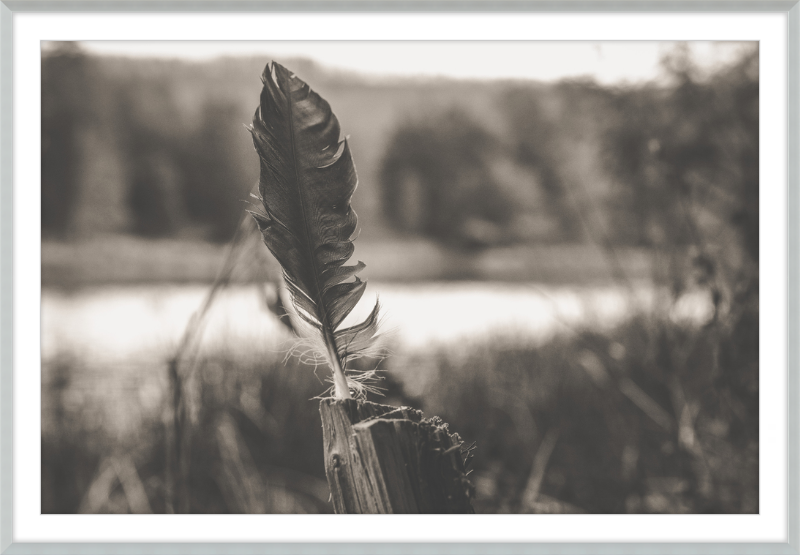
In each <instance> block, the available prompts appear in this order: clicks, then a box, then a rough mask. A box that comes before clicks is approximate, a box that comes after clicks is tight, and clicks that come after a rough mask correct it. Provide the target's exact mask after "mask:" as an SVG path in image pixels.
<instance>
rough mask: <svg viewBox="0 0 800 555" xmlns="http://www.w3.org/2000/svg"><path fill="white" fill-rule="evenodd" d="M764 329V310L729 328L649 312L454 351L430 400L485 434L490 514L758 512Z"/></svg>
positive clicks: (457, 422)
mask: <svg viewBox="0 0 800 555" xmlns="http://www.w3.org/2000/svg"><path fill="white" fill-rule="evenodd" d="M754 308H755V310H754ZM757 331H758V319H757V307H750V308H749V309H748V310H747V311H746V312H745V313H744V314H742V315H741V316H740V317H739V319H738V320H737V321H736V323H735V325H733V326H732V328H731V329H730V330H729V331H727V332H724V333H720V332H719V330H717V329H715V328H700V329H692V328H687V327H684V326H681V325H677V324H674V323H672V322H670V321H669V320H668V319H659V318H650V317H641V318H639V319H634V320H633V321H631V322H630V323H628V324H625V325H623V326H621V327H620V328H619V329H617V330H614V331H612V332H611V333H608V334H598V333H594V332H589V331H581V332H579V333H577V334H576V335H574V336H572V337H567V338H562V339H557V340H555V341H553V342H551V343H548V344H546V345H544V346H542V347H525V346H518V345H506V346H504V345H503V341H502V340H498V341H489V342H487V343H485V344H478V345H473V346H471V347H470V348H469V349H468V351H467V352H463V351H462V352H458V353H456V352H453V351H442V352H440V353H439V356H438V357H432V358H430V357H429V358H427V359H426V360H420V361H418V363H419V364H424V365H427V367H428V368H429V370H428V372H430V373H431V374H432V377H431V378H430V379H429V381H428V382H427V386H426V394H425V396H424V399H423V406H424V408H425V410H426V412H428V413H432V414H438V415H440V416H441V417H442V418H443V419H444V420H445V421H447V422H449V423H450V424H451V426H452V428H453V429H454V430H457V431H458V432H459V434H461V435H462V436H463V437H464V438H465V439H466V440H467V441H469V442H471V441H477V445H478V449H477V451H476V452H475V455H476V458H475V463H474V468H475V475H474V479H475V482H476V486H477V491H478V494H477V498H476V500H475V507H476V512H478V513H493V512H512V513H518V512H590V513H642V512H644V513H738V512H745V513H757V512H758V422H759V420H758V342H757V336H758V333H757ZM412 364H413V363H412ZM548 435H550V436H551V437H556V438H557V439H556V440H555V441H556V442H555V447H554V449H553V450H552V454H550V455H549V459H546V472H545V473H544V474H543V476H542V481H541V487H540V489H539V490H537V492H536V493H538V496H534V497H533V498H530V497H528V498H527V499H526V491H527V489H528V488H529V487H530V483H531V476H532V475H533V474H535V470H536V469H535V464H534V461H535V459H536V457H537V456H538V455H537V453H539V450H540V449H542V445H543V444H544V443H545V442H546V438H547V436H548Z"/></svg>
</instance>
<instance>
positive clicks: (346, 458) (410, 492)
mask: <svg viewBox="0 0 800 555" xmlns="http://www.w3.org/2000/svg"><path fill="white" fill-rule="evenodd" d="M320 415H321V416H322V432H323V438H324V439H323V441H324V449H325V474H326V475H327V477H328V486H329V487H330V489H331V496H332V499H333V508H334V510H335V511H336V512H337V513H340V514H344V513H384V514H385V513H473V512H474V511H473V509H472V505H471V504H470V499H471V498H472V496H473V487H472V485H471V484H470V482H469V480H468V479H467V476H466V472H465V468H464V457H465V455H466V450H464V451H463V452H462V441H461V438H460V437H459V436H458V434H451V433H450V432H449V430H448V428H447V424H445V423H444V422H442V421H441V419H440V418H438V417H433V418H431V419H423V418H422V413H421V412H420V411H417V410H414V409H412V408H409V407H400V408H397V407H390V406H387V405H379V404H377V403H370V402H368V401H358V400H355V399H324V400H322V402H320Z"/></svg>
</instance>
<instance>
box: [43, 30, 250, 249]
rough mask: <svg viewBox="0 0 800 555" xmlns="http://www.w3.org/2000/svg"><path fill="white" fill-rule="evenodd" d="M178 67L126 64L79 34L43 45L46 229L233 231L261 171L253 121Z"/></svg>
mask: <svg viewBox="0 0 800 555" xmlns="http://www.w3.org/2000/svg"><path fill="white" fill-rule="evenodd" d="M181 65H182V64H180V63H178V62H170V63H167V64H164V65H161V66H159V65H148V64H146V63H144V64H143V63H140V62H138V63H137V61H134V60H123V61H122V62H121V63H120V61H119V60H117V59H113V58H112V59H103V58H97V57H93V56H89V55H87V54H85V53H84V52H83V51H82V50H81V49H80V48H79V47H78V46H76V45H75V44H74V43H62V44H59V45H57V46H56V47H53V48H52V49H51V50H48V51H46V52H45V53H44V54H43V57H42V232H43V234H44V236H45V237H60V238H64V237H69V236H71V235H76V234H77V235H82V234H87V233H94V232H108V231H111V232H129V233H134V234H137V235H141V236H144V237H166V236H175V235H181V234H183V235H189V236H194V237H198V238H202V239H206V240H211V241H226V240H228V239H230V238H231V236H232V235H233V232H234V231H235V229H236V227H237V224H238V221H239V218H240V217H241V214H242V209H243V208H244V206H245V205H244V203H243V201H244V200H247V198H248V194H249V191H250V189H251V187H252V186H253V184H254V183H255V181H256V179H257V176H258V175H257V174H258V165H257V162H253V160H250V157H252V155H251V152H252V143H251V141H250V138H249V136H248V133H247V132H246V131H245V130H244V129H243V128H242V124H243V123H244V122H246V121H248V119H249V118H248V117H246V116H244V114H243V113H242V112H243V111H242V110H241V109H240V107H239V105H238V103H237V101H236V99H231V98H226V97H224V96H222V95H214V93H213V91H212V92H211V93H210V94H209V93H208V92H207V91H204V90H203V88H202V86H201V85H198V84H197V83H194V82H192V80H191V79H184V78H185V77H186V75H183V74H182V73H185V72H181V71H180V69H181ZM120 66H121V67H120ZM256 75H257V74H256ZM251 117H252V116H251ZM248 155H251V156H250V157H248ZM249 162H253V163H249ZM87 228H88V229H87Z"/></svg>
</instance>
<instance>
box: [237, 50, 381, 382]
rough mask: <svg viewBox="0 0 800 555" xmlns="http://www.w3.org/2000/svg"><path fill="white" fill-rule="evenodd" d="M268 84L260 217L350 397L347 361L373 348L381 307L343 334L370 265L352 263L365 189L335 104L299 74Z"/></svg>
mask: <svg viewBox="0 0 800 555" xmlns="http://www.w3.org/2000/svg"><path fill="white" fill-rule="evenodd" d="M261 80H262V82H263V83H264V88H263V89H262V91H261V103H260V105H259V107H258V109H257V110H256V113H255V116H254V118H253V125H252V126H251V127H250V132H251V133H252V135H253V143H254V145H255V148H256V151H257V152H258V155H259V157H260V158H261V177H260V181H259V193H260V195H261V200H262V203H263V205H264V210H265V211H266V214H257V213H254V214H253V217H254V219H255V221H256V223H257V224H258V227H259V229H260V230H261V234H262V235H263V237H264V243H265V244H266V245H267V247H268V248H269V250H270V251H271V252H272V254H273V255H274V256H275V258H277V259H278V262H280V264H281V266H282V267H283V275H284V278H285V281H286V286H287V288H288V289H289V292H290V293H291V297H292V301H293V304H294V307H295V310H296V313H297V315H298V316H299V317H300V318H301V319H302V320H303V321H304V322H305V323H307V324H308V325H309V326H311V328H312V330H313V333H315V334H318V336H319V339H321V341H322V344H323V345H324V351H325V352H324V354H325V356H326V358H327V359H328V362H329V363H330V365H331V369H332V371H333V378H334V379H333V381H334V386H335V394H336V396H337V397H345V398H349V397H350V393H349V386H348V384H347V378H346V376H345V373H344V368H345V363H346V362H347V358H348V357H352V356H358V355H359V353H360V352H362V351H364V350H365V349H368V348H369V347H370V346H371V345H372V343H373V341H374V338H375V334H376V332H377V319H378V305H377V304H376V305H375V309H374V310H373V312H372V314H371V315H370V316H369V317H368V318H367V319H366V320H365V321H364V322H363V323H361V324H359V325H356V326H353V327H350V328H347V329H345V330H341V331H338V332H337V328H338V327H339V326H340V325H341V323H342V321H344V319H345V318H346V317H347V315H348V314H350V312H351V311H352V310H353V308H354V307H355V306H356V304H357V303H358V301H359V299H361V296H362V295H363V294H364V289H365V288H366V285H367V284H366V282H364V281H362V280H360V279H359V278H358V276H357V275H356V274H357V273H358V272H359V271H361V270H362V269H363V268H364V263H363V262H358V263H357V264H355V265H352V266H346V265H345V263H346V262H347V261H348V259H349V258H350V256H351V255H352V254H353V250H354V246H353V241H352V236H353V233H354V231H355V229H356V226H357V223H358V217H357V216H356V213H355V211H354V210H353V209H352V207H351V206H350V198H351V197H352V195H353V192H354V191H355V190H356V186H357V184H358V178H357V176H356V169H355V166H354V164H353V158H352V156H351V154H350V147H349V146H348V144H347V139H342V138H340V129H339V122H338V120H337V119H336V116H334V115H333V112H332V111H331V108H330V105H329V104H328V103H327V102H326V101H325V100H323V99H322V98H321V97H320V96H319V95H318V94H317V93H315V92H314V91H312V90H311V89H310V88H309V86H308V85H307V84H306V83H304V82H303V81H301V80H300V79H299V78H298V77H297V76H295V75H293V74H292V73H291V72H290V71H289V70H287V69H286V68H285V67H283V66H281V65H280V64H277V63H275V62H272V63H271V64H268V65H267V67H266V68H265V69H264V73H263V75H262V77H261ZM351 385H352V381H351Z"/></svg>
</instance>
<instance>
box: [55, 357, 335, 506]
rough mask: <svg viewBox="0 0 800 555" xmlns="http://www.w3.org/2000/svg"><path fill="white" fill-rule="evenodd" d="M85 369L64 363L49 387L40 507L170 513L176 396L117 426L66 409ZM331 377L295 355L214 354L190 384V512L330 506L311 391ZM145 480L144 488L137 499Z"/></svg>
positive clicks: (86, 412) (187, 390)
mask: <svg viewBox="0 0 800 555" xmlns="http://www.w3.org/2000/svg"><path fill="white" fill-rule="evenodd" d="M83 371H84V369H82V368H80V367H76V366H74V365H70V364H66V365H62V366H61V367H59V368H58V369H55V375H56V378H54V382H52V384H51V385H49V386H48V387H45V388H44V391H45V395H46V396H45V401H46V402H44V403H43V407H45V409H44V410H45V413H44V414H43V419H44V422H45V428H44V429H43V434H42V484H43V488H42V513H76V512H88V513H106V512H123V513H127V512H151V511H152V512H156V513H164V512H172V510H170V509H168V507H175V506H177V503H175V502H174V498H173V497H174V495H176V493H175V491H176V486H175V481H176V477H175V475H174V474H171V473H170V472H169V471H168V456H169V451H170V445H169V442H170V441H174V439H173V438H174V436H173V435H172V432H173V430H172V420H171V418H170V414H171V410H172V405H171V401H170V398H169V396H168V395H163V397H162V400H161V405H160V406H161V409H160V410H157V411H155V412H148V413H144V414H143V415H142V422H141V423H140V424H139V425H138V426H137V427H136V432H135V433H127V434H125V435H123V436H121V437H120V436H117V437H114V436H109V434H107V433H106V432H105V431H104V430H105V428H104V426H108V424H109V423H108V422H103V417H101V416H100V414H98V413H96V412H95V413H92V412H91V411H90V410H82V411H78V412H76V411H74V410H73V411H66V412H65V411H64V410H63V408H59V407H63V405H64V403H65V402H66V403H69V397H70V396H71V395H73V396H74V395H75V390H74V388H73V387H71V386H70V383H69V379H70V378H69V376H70V375H73V374H75V373H79V374H80V373H82V372H83ZM164 373H165V375H166V368H165V369H164ZM321 388H322V386H321V384H320V382H319V381H318V379H317V378H316V376H315V374H314V372H313V369H310V368H306V367H301V365H299V363H297V361H296V360H295V359H290V362H289V363H288V364H285V363H284V362H283V361H282V360H280V359H273V360H271V361H269V362H267V363H259V362H256V361H254V360H249V361H248V360H243V359H242V358H241V357H230V356H226V355H217V356H213V357H208V358H204V360H203V361H202V362H201V364H200V365H199V366H198V367H197V368H196V369H195V370H194V372H193V374H192V375H191V377H190V378H189V380H188V381H187V382H186V384H185V389H184V395H185V402H186V404H187V411H188V415H189V417H188V425H187V434H188V437H187V441H186V445H187V446H188V453H189V456H188V464H187V467H186V471H185V473H186V476H185V480H186V483H187V488H186V491H187V492H188V496H189V499H188V500H187V504H186V507H188V511H189V512H192V513H264V512H266V513H305V512H312V513H319V512H332V506H330V505H329V504H328V487H327V484H326V482H325V474H324V467H323V462H322V449H321V445H322V428H321V426H320V422H319V416H318V411H317V403H316V401H313V400H312V399H311V398H312V397H313V396H314V395H316V394H318V393H319V391H320V390H321ZM134 393H135V392H134ZM87 409H88V407H87ZM65 416H66V418H65ZM130 468H133V471H132V472H131V471H130ZM131 484H134V485H131ZM136 484H138V485H136ZM137 490H139V491H141V492H143V496H144V497H145V499H136V495H137V494H136V492H137ZM137 509H141V510H137ZM173 510H174V509H173Z"/></svg>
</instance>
